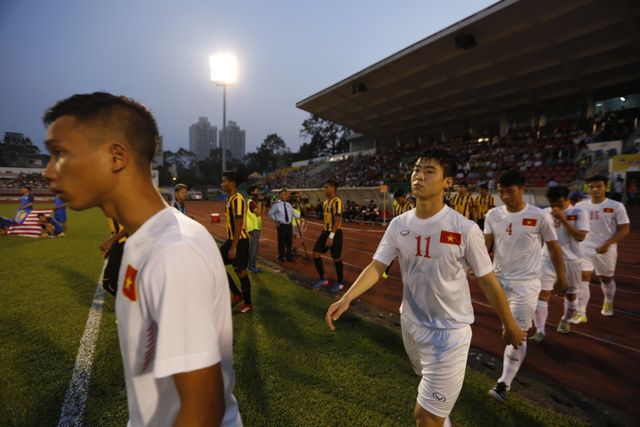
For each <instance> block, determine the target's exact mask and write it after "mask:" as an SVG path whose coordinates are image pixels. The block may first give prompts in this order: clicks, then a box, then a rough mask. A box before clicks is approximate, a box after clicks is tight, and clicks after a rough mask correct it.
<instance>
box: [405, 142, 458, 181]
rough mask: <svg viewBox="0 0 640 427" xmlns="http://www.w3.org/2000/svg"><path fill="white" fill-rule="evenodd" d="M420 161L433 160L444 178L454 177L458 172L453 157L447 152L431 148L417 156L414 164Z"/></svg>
mask: <svg viewBox="0 0 640 427" xmlns="http://www.w3.org/2000/svg"><path fill="white" fill-rule="evenodd" d="M420 159H426V160H434V161H435V162H436V163H437V164H439V165H440V167H441V168H442V172H443V175H444V177H445V178H446V177H449V176H451V177H454V176H455V174H456V171H457V170H458V164H457V162H456V158H455V156H453V155H452V154H450V153H449V152H448V151H445V150H440V149H437V148H433V149H430V150H427V151H425V152H423V153H420V154H418V157H416V160H415V162H413V163H414V164H416V163H418V162H419V161H420Z"/></svg>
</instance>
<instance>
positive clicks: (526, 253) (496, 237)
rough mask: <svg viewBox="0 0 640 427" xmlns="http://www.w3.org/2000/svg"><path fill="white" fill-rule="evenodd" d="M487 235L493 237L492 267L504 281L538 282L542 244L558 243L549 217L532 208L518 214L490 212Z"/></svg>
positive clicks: (503, 208)
mask: <svg viewBox="0 0 640 427" xmlns="http://www.w3.org/2000/svg"><path fill="white" fill-rule="evenodd" d="M484 234H493V254H494V255H493V265H494V268H495V270H496V276H498V278H499V279H502V280H533V279H539V278H540V260H541V257H542V244H543V240H544V241H545V242H549V241H551V240H558V236H557V235H556V232H555V230H554V229H553V225H552V224H551V221H550V220H549V216H548V215H546V214H545V213H544V212H542V209H540V208H538V207H536V206H531V205H529V204H527V205H526V206H525V207H524V209H522V210H521V211H519V212H509V211H508V210H507V207H506V206H505V205H502V206H498V207H497V208H493V209H491V210H490V211H489V212H488V213H487V217H486V219H485V222H484Z"/></svg>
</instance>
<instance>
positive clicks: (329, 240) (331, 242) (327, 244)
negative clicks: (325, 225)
mask: <svg viewBox="0 0 640 427" xmlns="http://www.w3.org/2000/svg"><path fill="white" fill-rule="evenodd" d="M324 245H325V247H327V248H330V247H331V246H333V239H330V238H329V239H327V243H325V244H324Z"/></svg>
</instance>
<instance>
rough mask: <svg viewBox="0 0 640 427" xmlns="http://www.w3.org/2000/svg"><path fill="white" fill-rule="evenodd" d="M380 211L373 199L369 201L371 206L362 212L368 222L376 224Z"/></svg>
mask: <svg viewBox="0 0 640 427" xmlns="http://www.w3.org/2000/svg"><path fill="white" fill-rule="evenodd" d="M379 214H380V210H379V209H378V205H376V203H375V201H374V200H373V199H371V200H369V204H368V205H367V206H365V208H364V209H363V210H362V216H363V217H364V220H365V221H367V222H371V223H375V222H376V220H377V219H378V215H379Z"/></svg>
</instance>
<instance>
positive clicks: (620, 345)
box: [471, 299, 640, 353]
mask: <svg viewBox="0 0 640 427" xmlns="http://www.w3.org/2000/svg"><path fill="white" fill-rule="evenodd" d="M471 301H472V302H473V303H474V304H478V305H481V306H483V307H488V308H491V309H493V307H491V305H490V304H487V303H484V302H482V301H478V300H475V299H472V300H471ZM546 324H547V325H549V326H553V327H556V326H558V325H557V324H553V323H549V322H547V323H546ZM571 333H572V334H576V335H581V336H583V337H587V338H592V339H594V340H596V341H600V342H603V343H607V344H610V345H613V346H616V347H620V348H624V349H625V350H630V351H634V352H636V353H640V349H638V348H633V347H629V346H626V345H624V344H618V343H617V342H613V341H610V340H607V339H604V338H600V337H596V336H594V335H591V334H585V333H584V332H578V331H574V330H572V331H571Z"/></svg>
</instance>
